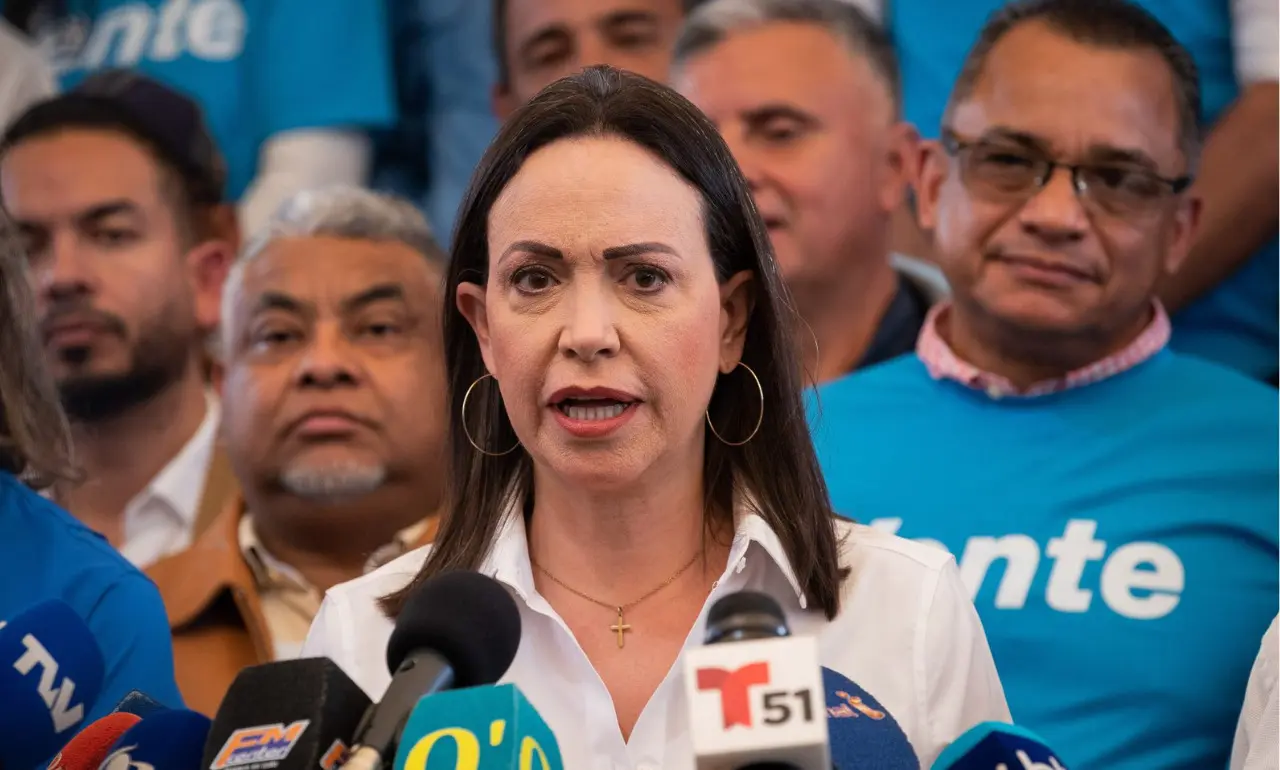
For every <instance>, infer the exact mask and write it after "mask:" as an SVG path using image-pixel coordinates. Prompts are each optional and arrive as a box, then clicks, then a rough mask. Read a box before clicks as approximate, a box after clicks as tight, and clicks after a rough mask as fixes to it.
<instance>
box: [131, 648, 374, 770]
mask: <svg viewBox="0 0 1280 770" xmlns="http://www.w3.org/2000/svg"><path fill="white" fill-rule="evenodd" d="M368 708H369V696H367V695H365V694H364V690H361V689H360V686H359V685H357V684H356V683H355V682H353V681H351V678H350V677H348V676H347V675H346V673H345V672H343V671H342V669H340V668H338V666H337V664H335V663H334V662H333V661H331V660H329V659H328V658H302V659H298V660H286V661H280V662H278V663H264V664H262V665H258V666H250V667H249V668H246V669H243V670H242V671H241V672H240V673H239V674H237V675H236V678H235V679H234V680H232V682H231V687H229V688H228V689H227V694H226V695H225V696H223V699H222V705H221V706H220V707H219V708H218V713H217V714H216V715H215V716H214V719H213V725H212V726H211V727H210V728H209V737H208V738H207V739H206V740H205V742H204V753H203V757H202V758H201V760H200V767H201V768H202V770H232V768H248V767H249V766H251V765H256V766H262V767H271V768H274V769H275V770H302V769H303V768H307V770H314V768H316V767H319V768H322V770H333V768H335V767H337V766H338V765H339V764H340V763H341V762H342V760H343V759H345V758H346V754H347V749H348V747H349V746H350V745H351V738H352V736H354V735H355V732H356V726H357V725H358V724H359V723H360V718H361V716H362V715H363V714H364V713H365V711H366V710H367V709H368ZM157 770H160V769H159V768H157Z"/></svg>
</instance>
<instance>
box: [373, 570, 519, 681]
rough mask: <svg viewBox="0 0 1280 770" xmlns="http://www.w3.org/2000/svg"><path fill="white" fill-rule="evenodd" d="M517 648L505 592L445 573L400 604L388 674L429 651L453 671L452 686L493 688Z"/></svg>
mask: <svg viewBox="0 0 1280 770" xmlns="http://www.w3.org/2000/svg"><path fill="white" fill-rule="evenodd" d="M519 647H520V610H519V609H518V608H517V607H516V603H515V601H514V600H513V599H512V598H511V595H510V594H508V593H507V589H505V588H503V587H502V584H501V583H499V582H498V581H496V580H494V579H493V578H489V577H486V576H484V575H481V574H480V573H478V572H461V571H459V572H445V573H443V574H440V575H437V576H435V577H433V578H431V579H430V580H428V581H427V582H426V583H424V584H423V585H422V587H421V588H419V589H418V590H417V591H416V592H415V593H414V594H413V595H411V596H410V597H409V600H408V602H406V603H405V606H404V610H403V611H402V612H401V613H400V618H399V620H397V621H396V627H395V629H394V630H393V631H392V632H391V638H390V640H389V641H388V642H387V666H388V667H389V668H390V670H391V672H392V674H394V673H395V672H396V671H398V670H399V669H400V664H401V663H403V662H404V660H405V658H407V657H408V656H409V655H410V653H412V652H414V651H417V650H423V649H427V650H431V651H433V652H435V653H437V654H439V655H440V656H441V657H443V658H444V659H445V660H447V661H448V662H449V665H450V666H451V667H452V668H453V676H454V680H453V686H454V687H456V688H462V687H475V686H478V685H484V684H493V683H494V682H496V681H498V680H499V679H501V678H502V675H503V674H505V673H506V672H507V669H508V668H510V667H511V661H513V660H515V657H516V650H517V649H519Z"/></svg>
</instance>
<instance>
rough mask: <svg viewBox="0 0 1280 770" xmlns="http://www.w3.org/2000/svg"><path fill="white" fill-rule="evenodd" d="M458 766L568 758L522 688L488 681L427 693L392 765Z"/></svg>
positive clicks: (558, 767)
mask: <svg viewBox="0 0 1280 770" xmlns="http://www.w3.org/2000/svg"><path fill="white" fill-rule="evenodd" d="M464 757H467V759H466V760H465V761H464V760H463V758H464ZM454 767H469V768H471V769H472V770H509V769H510V768H529V769H530V770H533V769H534V768H537V769H538V770H564V760H563V759H562V758H561V757H560V745H559V743H557V742H556V737H555V734H554V733H552V732H551V728H550V727H549V726H548V725H547V723H546V721H545V720H543V718H542V715H541V714H539V713H538V710H537V709H536V708H534V707H533V704H532V703H530V702H529V700H528V699H527V698H525V697H524V694H523V693H522V692H520V688H518V687H516V686H515V685H514V684H501V685H484V686H481V687H468V688H466V689H462V690H445V691H444V692H438V693H435V694H433V695H428V696H426V697H425V698H422V699H421V700H419V701H418V704H417V705H416V706H414V709H413V712H412V713H411V714H410V715H409V719H408V720H407V721H406V722H405V727H404V733H403V735H401V737H400V747H399V750H397V751H396V761H395V766H394V768H393V770H428V768H430V769H432V770H434V768H450V769H451V770H452V768H454Z"/></svg>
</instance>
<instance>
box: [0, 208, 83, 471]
mask: <svg viewBox="0 0 1280 770" xmlns="http://www.w3.org/2000/svg"><path fill="white" fill-rule="evenodd" d="M14 230H15V228H14V226H13V223H12V221H11V220H10V219H9V218H8V216H6V215H5V214H4V212H3V211H0V471H5V472H8V473H12V474H15V475H19V476H21V477H22V479H23V480H24V481H26V482H27V484H28V485H30V486H31V487H33V488H36V489H42V488H44V487H48V486H51V485H52V484H53V483H54V482H57V481H75V480H78V476H77V474H76V471H75V468H74V465H73V464H72V456H71V433H70V428H69V427H68V425H67V418H66V416H65V415H64V414H63V412H62V405H61V404H60V403H59V401H58V392H57V390H56V389H55V387H54V384H53V377H52V376H51V375H50V374H49V370H48V367H47V364H46V362H45V358H44V351H43V350H42V349H41V347H40V335H39V332H38V331H37V329H36V307H35V298H34V297H33V296H32V293H31V285H30V284H29V283H28V282H27V274H26V258H25V256H24V255H23V252H22V248H21V246H20V245H19V243H18V238H17V236H16V234H15V232H14Z"/></svg>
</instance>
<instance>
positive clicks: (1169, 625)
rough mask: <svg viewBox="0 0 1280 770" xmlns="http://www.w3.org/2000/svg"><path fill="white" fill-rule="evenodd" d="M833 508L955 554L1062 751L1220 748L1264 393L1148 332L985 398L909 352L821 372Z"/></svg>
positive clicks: (1140, 768)
mask: <svg viewBox="0 0 1280 770" xmlns="http://www.w3.org/2000/svg"><path fill="white" fill-rule="evenodd" d="M810 406H811V409H812V424H813V436H814V442H815V446H816V448H817V451H818V458H819V461H820V462H821V464H822V468H823V472H824V475H825V477H826V480H827V484H828V486H829V488H830V492H831V498H832V502H833V504H834V505H835V507H836V510H837V511H839V512H840V513H842V514H844V515H847V516H850V517H852V518H855V519H857V520H858V521H861V522H862V523H864V524H869V525H871V526H873V527H877V528H881V529H885V530H888V531H891V532H895V533H897V534H899V535H902V536H905V537H910V538H917V539H927V540H929V541H932V542H935V543H937V544H940V545H941V547H944V548H946V549H948V550H950V551H951V552H952V553H953V554H955V556H956V559H957V562H958V563H959V565H960V575H961V578H962V579H963V580H964V582H965V584H966V586H968V588H969V590H970V591H971V593H972V595H973V597H974V599H975V603H976V605H977V608H978V613H979V615H980V616H981V618H982V623H983V626H984V628H985V629H986V633H987V638H988V640H989V642H990V645H991V652H992V654H993V656H994V658H995V662H996V667H997V669H998V670H999V672H1000V679H1001V682H1003V684H1004V688H1005V695H1006V697H1007V698H1008V700H1009V708H1010V711H1011V712H1012V714H1013V718H1014V720H1015V721H1016V722H1017V723H1019V724H1022V725H1025V726H1026V727H1028V728H1029V729H1031V730H1033V731H1035V732H1037V733H1039V734H1041V735H1043V736H1044V737H1045V739H1046V740H1047V741H1048V742H1049V744H1050V745H1051V746H1053V747H1054V748H1055V749H1057V750H1059V751H1060V752H1061V755H1062V757H1063V759H1064V761H1066V762H1067V764H1068V765H1069V766H1071V767H1081V768H1107V770H1151V768H1161V770H1169V769H1170V768H1187V770H1191V768H1196V769H1197V770H1202V769H1203V768H1213V767H1218V768H1221V767H1225V766H1226V762H1227V756H1228V754H1229V752H1230V750H1231V742H1232V737H1233V734H1234V732H1235V724H1236V718H1237V716H1238V714H1239V710H1240V703H1241V700H1242V698H1243V696H1244V689H1245V683H1246V682H1247V680H1248V677H1249V670H1250V667H1251V666H1252V664H1253V659H1254V657H1255V656H1256V654H1257V647H1258V639H1259V638H1260V637H1261V636H1262V633H1263V632H1264V631H1265V630H1266V628H1267V625H1268V624H1269V623H1270V622H1271V619H1272V618H1273V617H1274V616H1275V615H1276V609H1277V595H1278V591H1280V583H1278V580H1277V576H1278V574H1280V558H1277V548H1278V547H1280V536H1278V535H1280V533H1278V532H1277V516H1276V511H1277V505H1280V500H1278V499H1277V485H1278V484H1280V476H1278V475H1277V464H1278V458H1277V441H1276V432H1277V419H1278V410H1277V398H1276V393H1275V391H1274V390H1272V389H1271V388H1269V387H1267V386H1266V385H1263V384H1261V383H1258V382H1256V381H1254V380H1250V379H1248V378H1246V377H1243V376H1241V375H1239V374H1238V373H1236V372H1233V371H1230V370H1228V369H1225V368H1222V367H1219V366H1217V365H1215V364H1210V363H1207V362H1204V361H1202V360H1199V359H1197V358H1194V357H1191V356H1183V355H1180V354H1177V353H1174V352H1171V351H1168V350H1166V351H1164V352H1161V353H1159V354H1158V355H1156V356H1155V357H1154V358H1152V359H1150V360H1148V361H1147V362H1145V363H1143V364H1140V365H1139V366H1137V367H1136V368H1134V369H1132V370H1129V371H1127V372H1124V373H1122V374H1119V375H1117V376H1114V377H1111V378H1110V379H1107V380H1104V381H1102V382H1100V383H1097V384H1093V385H1089V386H1085V387H1081V388H1076V389H1073V390H1068V391H1064V392H1061V393H1056V394H1053V395H1047V396H1041V397H1035V398H1017V397H1012V398H1005V399H1001V400H994V399H992V398H990V397H988V396H987V395H986V394H985V393H983V392H981V391H975V390H972V389H969V388H967V387H965V386H963V385H960V384H958V383H956V382H953V381H950V380H943V381H935V380H934V379H932V378H931V377H930V376H929V374H928V372H927V371H926V369H925V367H924V364H923V363H921V361H920V360H919V358H917V357H916V356H914V355H913V356H906V357H903V358H899V359H896V360H894V361H891V362H889V363H886V364H882V365H881V366H878V367H875V368H872V369H868V370H865V371H863V372H861V373H857V374H854V375H851V376H849V377H845V378H844V379H841V380H837V381H834V382H831V383H828V384H827V385H826V386H824V387H822V388H820V389H819V390H818V393H817V398H816V401H812V402H811V404H810Z"/></svg>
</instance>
